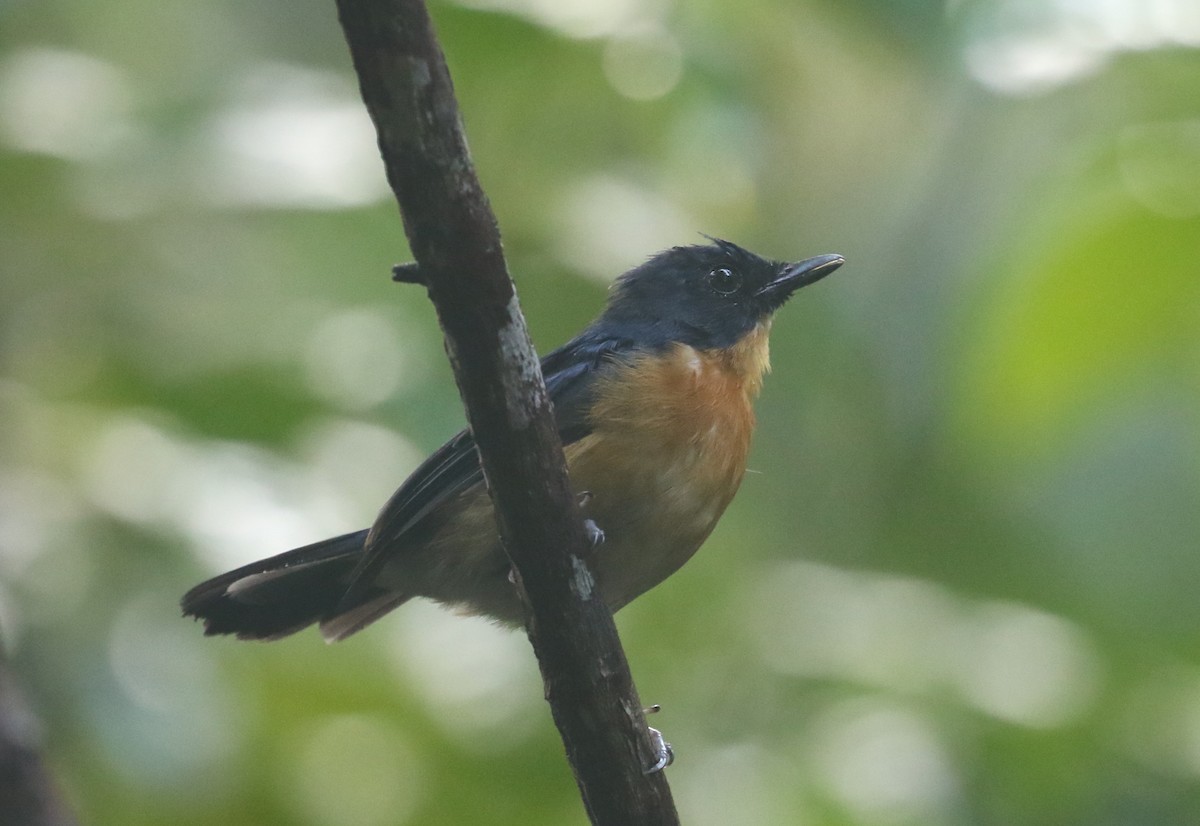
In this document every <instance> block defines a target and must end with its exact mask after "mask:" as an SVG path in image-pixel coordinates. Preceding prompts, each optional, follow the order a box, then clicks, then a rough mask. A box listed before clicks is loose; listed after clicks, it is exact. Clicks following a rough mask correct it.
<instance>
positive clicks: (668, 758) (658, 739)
mask: <svg viewBox="0 0 1200 826" xmlns="http://www.w3.org/2000/svg"><path fill="white" fill-rule="evenodd" d="M647 728H648V729H649V730H650V742H651V743H653V744H654V753H655V755H657V757H658V759H657V760H655V761H654V764H653V765H652V766H650V767H649V768H647V769H646V770H645V771H644V772H642V773H643V774H654V773H656V772H660V771H662V770H663V769H665V768H666V767H667V766H669V765H671V764H672V763H674V762H675V750H674V749H673V748H671V744H670V743H668V742H667V741H666V740H664V739H663V736H662V732H661V731H659V730H658V729H656V728H654V727H653V726H647Z"/></svg>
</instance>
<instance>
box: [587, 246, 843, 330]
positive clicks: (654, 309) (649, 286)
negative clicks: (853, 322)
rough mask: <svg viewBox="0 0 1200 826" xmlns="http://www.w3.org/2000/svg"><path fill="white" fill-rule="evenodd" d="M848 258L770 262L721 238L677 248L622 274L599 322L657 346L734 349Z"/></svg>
mask: <svg viewBox="0 0 1200 826" xmlns="http://www.w3.org/2000/svg"><path fill="white" fill-rule="evenodd" d="M843 263H844V260H843V258H842V257H841V256H840V255H819V256H817V257H815V258H809V259H806V260H804V261H800V262H798V263H794V264H789V263H784V262H780V261H770V260H767V259H766V258H762V257H760V256H758V255H755V254H754V253H752V252H750V251H748V250H745V249H743V248H742V247H739V246H738V245H737V244H733V243H730V242H729V241H722V240H719V239H712V243H711V244H700V245H695V246H687V247H673V248H671V249H669V250H666V251H665V252H661V253H659V254H658V255H655V256H654V257H653V258H651V259H650V260H648V261H647V262H646V263H644V264H642V265H641V266H640V267H637V268H636V269H633V270H630V271H629V272H627V273H625V274H624V275H622V276H621V277H620V278H619V279H618V280H617V282H616V284H615V285H614V287H613V293H612V296H611V297H610V299H609V302H608V308H607V309H606V310H605V312H604V315H603V316H602V318H601V321H602V322H604V323H607V324H611V325H618V326H621V327H623V328H626V329H630V330H631V332H633V333H634V334H635V335H636V336H637V338H638V339H639V341H640V342H641V343H643V344H644V345H647V346H651V347H654V346H665V345H667V344H669V343H673V342H681V343H683V344H688V345H691V346H693V347H696V348H698V349H710V348H717V347H729V346H731V345H732V344H734V343H735V342H737V341H739V340H740V339H741V338H742V337H743V336H745V335H746V334H747V333H749V332H750V331H751V330H753V329H754V328H755V327H756V326H757V325H758V324H759V323H760V322H763V321H765V320H766V319H768V318H770V316H771V315H772V314H773V313H774V312H775V311H776V310H778V309H779V308H780V307H782V306H783V304H784V302H786V301H787V300H788V299H789V298H790V297H791V296H792V293H794V292H795V291H796V290H798V289H799V288H801V287H803V286H806V285H808V284H812V283H813V282H815V281H819V280H820V279H822V278H824V277H825V276H826V275H829V273H831V272H833V271H834V270H836V269H837V268H838V267H840V266H841V265H842V264H843Z"/></svg>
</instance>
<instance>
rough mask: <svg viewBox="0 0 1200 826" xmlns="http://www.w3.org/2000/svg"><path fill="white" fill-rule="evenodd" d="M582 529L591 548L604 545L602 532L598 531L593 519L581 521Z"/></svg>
mask: <svg viewBox="0 0 1200 826" xmlns="http://www.w3.org/2000/svg"><path fill="white" fill-rule="evenodd" d="M583 529H584V530H585V531H586V532H587V538H588V542H589V543H591V546H592V547H593V548H598V547H599V546H601V545H603V544H604V531H602V530H600V526H599V525H597V524H596V521H595V520H594V519H585V520H583Z"/></svg>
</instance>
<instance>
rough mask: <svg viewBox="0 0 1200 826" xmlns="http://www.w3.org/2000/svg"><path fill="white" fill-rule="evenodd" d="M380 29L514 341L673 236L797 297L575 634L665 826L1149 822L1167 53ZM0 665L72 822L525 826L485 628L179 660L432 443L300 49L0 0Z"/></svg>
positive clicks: (542, 29)
mask: <svg viewBox="0 0 1200 826" xmlns="http://www.w3.org/2000/svg"><path fill="white" fill-rule="evenodd" d="M432 12H433V15H434V18H435V20H436V23H437V25H438V27H439V31H440V35H441V38H442V42H443V45H444V47H445V49H446V51H447V53H448V56H449V60H450V64H451V69H452V71H453V73H454V76H455V79H456V84H457V89H458V93H459V96H460V101H461V104H462V107H463V113H464V117H465V121H466V127H467V132H468V136H469V140H470V142H471V147H472V151H473V153H474V157H475V160H476V163H477V164H478V167H479V171H480V174H481V176H482V178H483V182H484V185H485V187H486V189H487V191H488V193H489V195H490V197H491V199H492V203H493V206H494V208H495V210H496V212H497V214H498V216H499V219H500V222H501V226H502V229H503V232H504V236H505V239H506V249H507V252H508V255H509V262H510V266H511V269H512V272H513V273H514V275H515V277H516V280H517V284H518V287H519V290H520V294H521V298H522V300H523V306H524V309H525V312H526V315H527V317H528V319H529V323H530V326H531V328H532V330H533V333H534V336H535V340H536V343H537V345H538V347H539V348H540V349H541V350H543V351H546V350H548V349H550V348H552V347H554V346H556V345H558V344H560V343H562V342H563V341H564V340H566V339H567V338H568V337H569V336H570V335H571V334H573V333H574V332H575V331H576V330H578V329H579V328H580V327H581V326H582V325H583V324H585V323H586V322H587V321H588V320H589V319H590V318H591V317H592V316H593V315H594V314H595V313H596V312H597V310H598V309H599V308H600V306H601V305H602V302H603V300H604V297H605V292H606V288H607V285H608V283H609V281H610V280H611V279H612V278H613V277H614V276H615V275H617V274H619V273H620V272H621V271H623V270H624V269H626V268H628V267H630V266H632V265H635V264H637V263H639V262H640V261H642V260H644V259H645V257H647V256H648V255H650V254H651V253H653V252H655V251H657V250H659V249H661V248H663V247H667V246H671V245H675V244H687V243H694V242H697V241H699V240H700V236H699V234H698V233H701V232H705V233H710V234H713V235H719V236H722V237H725V238H729V239H731V240H734V241H736V242H738V243H741V244H744V245H746V246H748V247H750V248H751V249H754V250H755V251H758V252H760V253H762V254H765V255H769V256H772V257H776V258H787V259H798V258H802V257H806V256H810V255H815V254H818V253H826V252H839V253H842V254H843V255H845V256H846V259H847V262H848V263H847V265H846V266H845V267H844V268H843V269H842V270H841V271H840V272H838V273H837V274H836V275H835V276H834V277H832V278H830V279H829V280H827V281H824V282H822V283H821V284H819V285H818V286H815V287H813V288H811V289H808V290H805V291H804V292H803V293H801V294H800V296H798V297H797V299H796V300H795V301H793V302H792V303H791V304H789V305H788V307H787V308H786V310H785V311H784V312H783V313H782V314H781V316H780V318H779V319H778V321H777V324H776V326H775V333H774V336H773V345H774V346H773V360H774V365H775V370H774V374H773V375H772V376H771V377H770V378H769V380H768V381H767V384H766V388H765V392H764V395H763V398H762V399H761V402H760V404H759V418H760V421H761V425H760V430H759V433H758V436H757V440H756V445H755V451H754V455H753V457H752V461H751V469H752V471H753V472H752V473H750V474H749V475H748V476H747V477H746V481H745V483H744V485H743V487H742V492H741V494H740V496H739V497H738V499H737V500H735V502H734V504H733V506H732V507H731V508H730V510H729V512H728V514H727V515H726V517H725V519H724V520H723V522H722V523H721V525H720V526H719V527H718V529H717V531H716V533H715V534H714V535H713V537H712V538H711V540H710V541H709V542H708V544H707V545H706V546H705V548H704V549H703V551H702V552H701V553H700V554H699V555H698V556H697V557H696V558H695V559H694V560H693V561H692V562H691V563H690V564H689V565H688V566H687V567H686V568H685V569H684V570H683V571H681V572H680V573H679V574H677V575H676V576H675V577H674V578H672V579H671V580H669V581H668V582H667V583H666V584H665V585H663V586H662V587H660V588H658V589H657V590H655V591H653V592H652V593H650V594H648V595H647V596H645V597H643V598H642V599H641V600H640V601H638V602H637V603H635V604H634V605H632V606H630V607H629V608H627V609H626V610H625V611H624V612H622V614H621V615H620V616H619V617H618V620H619V626H620V629H621V631H622V634H623V638H624V641H625V644H626V647H627V651H628V654H629V657H630V660H631V663H632V666H633V670H634V674H635V676H636V678H637V682H638V686H639V689H640V692H641V695H642V697H643V699H644V700H645V701H646V702H647V703H650V702H654V703H661V704H662V705H663V707H664V712H663V713H662V714H661V715H659V716H658V718H657V722H656V725H658V726H660V727H661V728H663V729H664V731H665V732H666V734H667V736H668V738H669V739H670V740H671V741H672V742H673V743H674V745H675V747H676V750H677V753H678V755H679V759H678V761H677V763H676V765H675V766H673V767H672V768H671V769H670V779H671V783H672V786H673V789H674V791H675V795H676V798H677V801H678V805H679V808H680V811H681V815H682V817H683V821H684V822H685V823H688V824H691V825H692V826H707V825H711V826H717V825H718V824H721V825H725V824H801V825H802V826H835V825H836V826H857V825H858V824H862V826H870V825H871V824H881V825H882V826H894V825H896V824H921V826H942V825H943V824H944V825H945V826H959V824H996V825H997V826H1000V825H1001V824H1003V825H1004V826H1008V825H1009V824H1032V825H1033V826H1037V824H1047V825H1048V826H1049V824H1053V825H1054V826H1071V825H1072V824H1088V826H1105V825H1106V824H1112V825H1114V826H1115V825H1116V824H1172V826H1175V825H1176V824H1183V823H1196V822H1200V598H1198V597H1197V595H1198V593H1200V444H1198V443H1200V426H1198V425H1200V414H1198V410H1200V404H1198V402H1200V277H1198V276H1200V6H1198V5H1197V4H1196V3H1195V2H1194V0H1096V2H1090V3H1089V2H1078V1H1077V0H1042V2H1038V1H1037V0H949V1H948V2H934V1H933V0H905V2H896V1H895V0H837V1H836V2H835V1H834V0H822V1H820V2H818V0H811V1H810V2H790V3H788V2H778V0H775V1H773V0H746V2H740V3H736V4H731V3H722V2H715V1H714V0H691V1H689V0H677V1H676V2H671V0H655V1H654V2H637V1H636V0H607V2H605V0H463V2H436V3H433V5H432ZM0 191H2V192H3V193H4V194H3V197H2V198H0V274H2V278H0V422H2V424H0V633H2V642H3V651H4V656H5V657H6V658H7V659H8V661H9V667H10V669H12V671H13V672H14V673H15V675H16V677H17V679H18V680H19V682H20V683H21V685H22V686H23V689H24V692H25V694H26V697H27V699H28V701H29V704H30V705H31V706H32V708H33V710H34V711H35V712H36V715H37V717H38V719H39V720H40V727H39V728H38V733H39V735H40V737H41V743H42V744H43V746H44V749H45V752H46V754H47V756H48V759H49V762H50V764H51V766H52V768H53V770H54V771H55V773H56V775H57V777H58V778H59V782H60V783H61V786H62V790H63V793H64V795H65V796H66V797H67V798H68V799H69V800H70V801H71V803H72V805H73V806H74V807H75V808H76V810H77V811H78V812H79V813H80V816H81V819H82V820H83V821H84V822H86V823H91V824H103V825H107V824H120V825H121V826H137V824H151V823H154V824H158V823H172V824H197V826H199V825H200V824H213V823H221V824H225V826H236V825H237V824H300V825H301V826H391V825H392V824H465V823H480V824H509V823H511V824H525V825H526V826H528V825H529V824H533V825H534V826H536V825H537V824H555V825H557V824H569V823H580V824H582V823H584V822H585V819H584V815H583V813H582V808H581V805H580V803H579V800H578V797H577V793H576V790H575V787H574V784H573V782H572V779H571V776H570V772H569V770H568V768H567V766H566V764H565V761H564V759H563V756H562V747H561V744H560V743H559V741H558V739H557V734H556V732H555V730H554V728H553V726H552V724H551V722H550V717H549V714H548V709H547V707H546V705H545V704H544V702H543V700H542V691H541V686H540V683H539V679H538V676H537V669H536V665H535V663H534V661H533V657H532V655H531V652H530V650H529V647H528V644H527V642H526V641H525V639H524V637H523V635H521V634H510V633H505V632H501V631H499V630H497V629H495V628H493V627H491V626H490V625H488V624H487V623H484V622H481V621H477V620H468V619H461V618H458V617H455V616H453V615H452V614H450V613H448V612H446V611H443V610H441V609H439V608H437V607H435V606H432V605H429V604H410V605H408V606H406V607H405V608H404V609H403V610H401V611H398V612H397V613H395V614H393V615H391V616H389V617H387V618H386V619H385V620H383V621H382V622H380V623H378V624H377V625H375V626H373V627H372V628H371V629H370V630H369V631H367V632H365V633H363V634H361V635H359V636H356V637H354V638H353V639H351V640H350V641H348V642H346V643H343V644H341V645H337V646H326V645H323V644H322V643H321V641H320V639H319V636H318V635H317V634H315V633H313V632H307V633H303V634H299V635H297V636H295V637H293V638H291V639H288V640H287V641H284V642H280V643H276V644H271V645H255V644H248V643H238V642H236V641H232V640H228V639H205V638H203V637H202V636H201V628H200V627H199V626H198V625H196V624H194V623H193V622H191V621H190V620H184V619H181V618H180V616H179V611H178V608H177V601H178V598H179V596H180V595H181V594H182V593H183V592H184V591H185V590H186V589H187V588H188V587H190V586H191V585H192V584H194V583H195V582H197V581H199V580H200V579H201V578H204V577H207V576H210V575H212V574H215V573H217V572H219V571H221V570H224V569H226V568H228V567H231V566H234V565H239V564H242V563H245V562H248V561H251V560H253V559H255V558H258V557H262V556H265V555H268V554H273V553H276V552H279V551H282V550H284V549H287V548H290V547H292V546H294V545H299V544H302V543H306V542H309V541H313V540H316V539H319V538H323V537H325V536H327V535H332V534H334V533H337V532H342V531H347V530H351V529H357V528H360V527H363V526H365V525H366V524H368V523H369V522H370V520H371V519H372V517H373V515H374V513H375V510H376V509H377V508H378V507H379V506H380V505H381V504H382V503H383V502H384V500H385V499H386V498H387V496H388V495H389V494H390V493H391V491H392V490H393V488H394V487H395V486H396V485H397V484H398V483H399V482H400V481H401V480H402V479H403V478H404V476H405V475H406V474H407V473H408V472H409V471H410V470H411V469H412V468H413V467H414V466H415V464H416V463H417V462H418V461H419V460H420V459H421V458H422V457H423V456H424V455H425V454H426V453H427V452H428V451H430V450H432V449H433V448H434V447H436V446H437V445H438V444H440V443H441V442H442V441H443V440H444V439H445V438H447V437H448V436H450V435H451V434H452V433H454V432H455V431H456V430H457V429H458V428H459V427H460V425H461V422H462V413H461V409H460V407H459V402H458V398H457V394H456V392H455V389H454V385H453V380H452V377H451V374H450V371H449V367H448V365H447V363H446V359H445V357H444V355H443V353H442V348H441V339H440V335H439V331H438V329H437V326H436V323H435V320H434V316H433V312H432V309H431V307H430V305H429V304H428V302H427V300H426V298H425V295H424V293H423V291H422V290H420V289H418V288H414V287H407V286H399V285H394V284H392V283H391V281H390V280H389V274H390V273H389V269H390V267H391V265H392V264H393V263H396V262H400V261H404V260H406V259H407V249H406V246H405V241H404V237H403V233H402V231H401V227H400V222H399V218H398V215H397V210H396V207H395V205H394V203H393V202H392V201H391V199H390V197H389V193H388V191H387V189H386V187H385V184H384V180H383V174H382V170H381V165H380V163H379V160H378V156H377V153H376V151H375V148H374V143H373V132H372V130H371V127H370V124H369V122H368V119H367V117H366V115H365V113H364V111H363V109H362V106H361V104H360V102H359V100H358V96H357V89H356V83H355V79H354V76H353V74H352V72H351V69H350V63H349V57H348V54H347V50H346V47H345V44H344V43H343V41H342V37H341V31H340V28H339V27H338V24H337V21H336V17H335V12H334V8H333V4H332V3H330V2H315V0H289V2H281V0H251V2H238V3H235V2H227V1H226V0H213V1H212V2H207V3H188V2H182V0H165V2H164V0H154V2H151V1H150V0H124V2H119V3H115V4H114V3H104V4H94V3H86V2H82V0H75V2H71V0H42V2H38V3H34V2H28V0H25V1H24V2H22V0H9V2H6V3H3V4H2V5H0Z"/></svg>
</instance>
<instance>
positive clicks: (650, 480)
mask: <svg viewBox="0 0 1200 826" xmlns="http://www.w3.org/2000/svg"><path fill="white" fill-rule="evenodd" d="M705 238H706V239H707V241H708V242H709V243H704V244H693V245H686V246H676V247H672V248H670V249H667V250H665V251H663V252H660V253H658V254H656V255H654V256H652V257H650V258H648V259H647V260H646V261H645V262H644V263H642V264H641V265H640V266H637V267H635V268H633V269H631V270H629V271H628V272H626V273H625V274H624V275H622V276H620V277H619V278H618V279H616V281H615V282H614V283H613V286H612V288H611V289H610V294H609V297H608V301H607V304H606V306H605V308H604V310H603V311H602V312H601V314H600V315H599V316H598V317H597V318H596V320H595V321H593V322H592V323H591V324H590V325H589V326H588V327H587V328H585V329H584V330H583V332H582V333H580V334H579V335H578V336H576V337H575V338H573V339H571V340H570V341H568V342H567V343H566V344H564V345H563V346H561V347H559V348H558V349H556V350H554V351H552V352H550V353H549V354H547V355H546V356H545V357H544V358H543V359H542V361H541V368H542V374H543V376H544V378H545V383H546V388H547V391H548V393H549V395H550V399H551V402H552V407H553V410H554V416H555V421H556V424H557V427H558V431H559V434H560V436H561V440H562V443H563V450H564V454H565V457H566V461H567V469H568V474H569V477H570V481H571V485H572V487H573V489H574V491H575V493H576V495H577V496H578V497H579V503H580V507H581V511H582V513H583V515H584V517H585V518H586V520H587V522H586V524H587V526H588V528H589V535H590V536H591V537H592V539H593V542H592V547H591V549H590V553H589V556H588V559H587V562H588V565H589V567H590V569H591V571H592V574H593V577H594V579H595V581H596V584H597V587H598V588H599V591H600V594H601V596H602V597H603V599H604V601H605V603H606V604H607V605H608V607H609V608H610V609H611V610H612V611H614V612H615V611H616V610H618V609H620V608H621V607H623V606H625V605H627V604H628V603H629V602H630V601H632V600H633V599H634V598H636V597H638V596H640V595H641V594H643V593H645V592H646V591H648V590H649V589H651V588H653V587H654V586H655V585H657V584H659V583H660V582H662V581H663V580H664V579H666V578H667V577H668V576H670V575H671V574H672V573H674V572H675V571H676V570H678V569H679V568H680V567H681V566H682V565H683V564H684V563H685V562H686V561H687V560H688V559H689V558H691V556H692V555H693V554H694V553H695V552H696V551H697V550H698V549H699V547H700V546H701V544H703V542H704V541H705V540H706V539H707V538H708V536H709V534H710V533H711V532H712V530H713V529H714V527H715V526H716V524H717V521H718V520H719V519H720V517H721V515H722V514H723V513H724V511H725V509H726V507H727V506H728V505H729V503H730V501H731V500H732V499H733V497H734V494H735V493H736V492H737V489H738V487H739V485H740V484H741V481H742V477H743V475H744V473H745V470H746V462H747V457H748V454H749V450H750V441H751V436H752V433H753V430H754V426H755V414H754V407H753V404H754V401H755V399H756V397H757V396H758V394H759V391H760V389H761V387H762V382H763V376H764V374H765V373H766V372H767V371H768V370H769V369H770V359H769V347H768V337H769V333H770V330H771V324H772V320H773V318H774V315H775V312H776V311H777V310H778V309H779V308H780V307H782V306H783V305H784V303H785V302H786V301H787V300H788V299H789V298H790V297H791V296H792V295H793V294H794V293H795V292H796V290H798V289H799V288H801V287H804V286H807V285H810V284H812V283H814V282H816V281H819V280H820V279H822V278H824V277H825V276H827V275H829V274H830V273H832V272H833V271H834V270H836V269H838V267H840V266H841V265H842V264H843V263H844V259H843V258H842V256H840V255H819V256H816V257H813V258H808V259H805V260H803V261H800V262H798V263H786V262H781V261H774V260H770V259H767V258H764V257H761V256H759V255H756V254H755V253H752V252H750V251H749V250H746V249H744V248H743V247H740V246H738V245H737V244H734V243H732V242H730V241H725V240H722V239H719V238H712V237H709V236H705ZM416 597H425V598H429V599H432V600H434V601H436V602H439V603H442V604H444V605H448V606H451V607H454V608H456V609H458V610H459V611H461V612H462V613H466V614H474V615H482V616H484V617H487V618H490V619H492V620H494V621H496V622H497V623H499V624H501V625H504V626H511V627H516V626H519V625H521V624H522V623H523V622H524V608H523V605H522V602H521V599H520V596H519V594H518V592H517V585H516V584H515V580H514V576H513V574H512V571H511V568H510V563H509V561H508V559H507V557H506V555H505V554H504V551H503V549H502V547H501V544H500V538H499V534H498V531H497V528H496V523H495V517H494V512H493V509H492V504H491V500H490V498H489V496H488V493H487V490H486V484H485V482H484V478H483V472H482V470H481V468H480V463H479V457H478V453H477V451H476V446H475V442H474V440H473V439H472V436H471V433H470V431H469V430H463V431H461V432H459V433H458V434H457V435H455V436H454V437H453V438H451V439H450V440H449V441H448V442H446V443H445V444H444V445H442V447H440V448H439V449H438V450H436V451H435V452H434V453H433V454H432V455H430V456H429V458H428V459H426V460H425V461H424V462H423V463H422V464H421V465H420V466H418V467H417V469H416V470H415V471H414V472H413V473H412V475H411V476H409V477H408V479H407V480H406V481H405V482H404V483H403V484H402V485H401V486H400V488H399V489H398V490H397V491H396V492H395V493H394V494H393V495H392V496H391V498H390V499H389V500H388V501H387V503H386V504H385V505H384V506H383V508H382V509H381V510H380V512H379V514H378V516H377V518H376V520H375V523H374V524H373V525H372V526H371V527H370V528H369V529H364V530H359V531H355V532H353V533H347V534H343V535H341V536H336V537H333V538H331V539H326V540H324V541H321V542H316V543H314V544H311V545H306V546H305V547H302V548H297V549H295V550H291V551H287V552H285V553H282V554H279V555H277V556H272V557H270V558H267V559H263V560H259V561H257V562H252V563H250V564H248V565H245V566H243V567H240V568H237V569H235V570H232V571H229V572H228V573H225V574H222V575H220V576H217V577H214V578H212V579H209V580H207V581H206V582H203V583H201V584H199V585H197V586H196V587H194V588H192V589H191V590H190V591H188V592H187V594H186V595H184V597H183V599H182V600H181V607H182V609H183V612H184V615H185V616H191V617H194V618H196V619H199V620H202V621H203V623H204V632H205V634H206V635H221V634H233V635H236V636H237V637H239V638H242V639H252V640H275V639H279V638H282V637H286V636H288V635H290V634H292V633H294V632H296V631H299V630H301V629H303V628H306V627H307V626H310V625H314V624H316V625H318V626H319V628H320V631H321V634H322V636H323V637H324V638H325V640H326V641H327V642H334V641H337V640H342V639H344V638H346V637H348V636H350V635H351V634H353V633H355V632H357V631H359V630H361V629H362V628H364V627H365V626H367V625H369V624H370V623H372V622H374V621H375V620H377V619H379V618H380V617H382V616H383V615H384V614H386V613H388V612H390V611H392V610H393V609H395V608H397V607H399V606H400V605H402V604H403V603H405V602H407V601H409V600H410V599H413V598H416Z"/></svg>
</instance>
